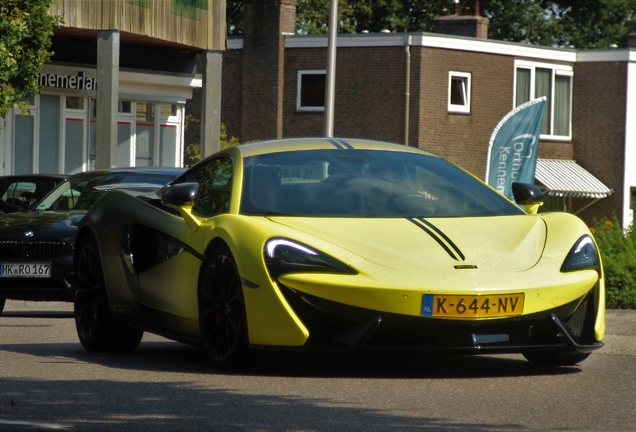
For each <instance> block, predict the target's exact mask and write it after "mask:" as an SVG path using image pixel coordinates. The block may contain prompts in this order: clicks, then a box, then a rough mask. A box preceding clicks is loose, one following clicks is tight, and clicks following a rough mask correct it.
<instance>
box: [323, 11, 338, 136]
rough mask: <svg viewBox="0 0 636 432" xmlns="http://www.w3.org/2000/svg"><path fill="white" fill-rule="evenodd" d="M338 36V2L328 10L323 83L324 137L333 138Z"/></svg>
mask: <svg viewBox="0 0 636 432" xmlns="http://www.w3.org/2000/svg"><path fill="white" fill-rule="evenodd" d="M337 35H338V0H331V7H330V8H329V43H328V45H327V76H326V82H325V137H327V138H333V106H334V99H335V94H336V90H335V89H336V36H337Z"/></svg>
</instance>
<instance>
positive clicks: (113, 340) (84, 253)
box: [74, 235, 144, 352]
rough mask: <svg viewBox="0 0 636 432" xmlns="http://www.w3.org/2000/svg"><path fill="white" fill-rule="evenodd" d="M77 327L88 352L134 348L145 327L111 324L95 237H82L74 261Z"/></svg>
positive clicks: (129, 349) (130, 349) (81, 341)
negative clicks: (75, 260)
mask: <svg viewBox="0 0 636 432" xmlns="http://www.w3.org/2000/svg"><path fill="white" fill-rule="evenodd" d="M75 275H76V276H75V279H76V280H75V303H74V310H75V326H76V328H77V335H78V336H79V340H80V343H81V344H82V346H83V347H84V348H85V349H87V350H89V351H114V352H126V351H132V350H134V349H135V348H137V346H139V343H140V342H141V338H142V337H143V334H144V332H143V330H139V329H136V328H132V327H117V326H114V325H113V324H112V321H111V319H110V312H109V310H108V299H107V296H106V287H105V284H104V271H103V269H102V263H101V259H100V254H99V249H98V247H97V242H96V241H95V237H93V236H92V235H88V236H87V237H85V238H84V240H82V243H81V245H80V253H79V258H78V260H77V262H76V263H75Z"/></svg>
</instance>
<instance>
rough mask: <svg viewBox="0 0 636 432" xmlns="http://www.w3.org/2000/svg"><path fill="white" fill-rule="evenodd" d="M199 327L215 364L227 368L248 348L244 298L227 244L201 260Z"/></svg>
mask: <svg viewBox="0 0 636 432" xmlns="http://www.w3.org/2000/svg"><path fill="white" fill-rule="evenodd" d="M199 328H200V332H201V342H202V344H203V349H204V350H205V354H206V356H207V357H208V359H209V360H210V361H211V362H212V363H213V364H214V366H215V367H217V368H220V369H228V368H233V367H236V366H238V365H240V364H242V363H243V361H244V360H245V356H246V351H247V319H246V316H245V300H244V298H243V287H242V285H241V278H240V277H239V273H238V269H237V267H236V263H235V262H234V258H233V257H232V254H231V252H230V250H229V249H228V248H227V247H223V248H220V249H218V250H216V251H215V252H214V253H213V254H212V256H210V257H209V258H208V259H206V261H205V263H204V269H203V274H202V277H201V283H200V286H199Z"/></svg>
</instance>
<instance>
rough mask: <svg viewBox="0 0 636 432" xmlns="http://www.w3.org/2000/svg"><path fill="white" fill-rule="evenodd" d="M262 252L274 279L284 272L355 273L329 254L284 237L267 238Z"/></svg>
mask: <svg viewBox="0 0 636 432" xmlns="http://www.w3.org/2000/svg"><path fill="white" fill-rule="evenodd" d="M264 254H265V264H266V265H267V270H268V271H269V273H270V275H271V276H272V278H274V279H276V278H277V277H278V276H280V275H282V274H285V273H300V272H304V273H307V272H311V273H314V272H326V273H348V274H356V273H357V272H356V271H355V270H353V269H352V268H351V267H349V266H347V265H346V264H343V263H341V262H340V261H338V260H336V259H334V258H332V257H330V256H329V255H325V254H324V253H322V252H319V251H317V250H315V249H312V248H310V247H309V246H305V245H304V244H302V243H298V242H295V241H292V240H288V239H284V238H273V239H269V240H268V241H267V243H265V250H264Z"/></svg>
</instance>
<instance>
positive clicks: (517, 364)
mask: <svg viewBox="0 0 636 432" xmlns="http://www.w3.org/2000/svg"><path fill="white" fill-rule="evenodd" d="M0 351H8V352H15V353H21V354H26V355H32V356H41V357H42V360H41V361H42V362H48V361H54V362H59V361H68V362H77V363H89V364H97V365H100V366H104V367H109V368H113V369H129V370H143V371H150V372H173V373H174V372H176V373H190V374H219V375H248V376H250V375H251V376H280V377H306V378H307V377H316V378H328V377H334V378H335V377H338V378H343V377H351V378H384V379H386V378H389V379H390V378H399V379H409V378H413V379H422V378H428V379H436V378H441V379H448V378H453V379H468V378H479V377H481V378H490V377H492V378H495V377H518V376H546V375H568V374H575V373H579V372H581V369H579V368H578V367H562V368H557V367H553V368H551V367H537V366H535V365H533V364H531V363H529V362H528V361H526V360H524V359H523V358H522V357H521V356H517V355H504V356H430V355H421V354H405V353H377V352H366V351H359V352H355V353H347V354H334V353H298V352H271V351H256V352H254V353H252V356H251V357H250V360H249V361H248V363H247V364H246V365H244V366H242V367H241V368H240V369H237V370H234V371H231V372H227V371H219V370H216V369H214V367H213V366H211V365H210V364H209V363H208V362H207V360H206V359H205V358H204V355H203V351H201V350H200V349H198V348H196V347H191V346H188V345H183V344H180V343H177V342H171V341H165V342H142V343H141V345H140V346H139V348H137V350H135V351H134V352H132V353H99V352H89V351H86V350H84V349H83V348H82V347H81V345H80V344H79V342H78V343H76V344H75V343H58V344H4V345H2V344H0ZM64 359H65V360H64Z"/></svg>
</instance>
